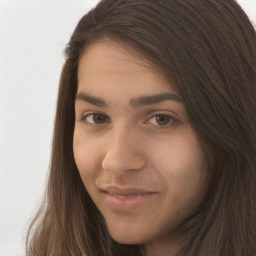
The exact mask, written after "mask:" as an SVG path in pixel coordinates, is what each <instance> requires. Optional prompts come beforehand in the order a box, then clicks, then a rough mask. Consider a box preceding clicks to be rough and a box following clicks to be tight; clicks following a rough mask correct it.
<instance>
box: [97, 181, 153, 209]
mask: <svg viewBox="0 0 256 256" xmlns="http://www.w3.org/2000/svg"><path fill="white" fill-rule="evenodd" d="M101 192H102V194H103V197H104V200H105V202H106V204H107V206H108V207H109V208H110V209H112V210H114V211H122V212H125V211H131V210H134V209H136V208H138V207H142V206H143V205H145V204H146V203H148V202H149V201H150V200H151V199H152V198H153V197H154V196H155V195H156V192H153V191H150V190H147V189H141V188H120V187H114V186H108V187H104V188H103V189H102V190H101Z"/></svg>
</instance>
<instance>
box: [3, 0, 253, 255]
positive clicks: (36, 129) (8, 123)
mask: <svg viewBox="0 0 256 256" xmlns="http://www.w3.org/2000/svg"><path fill="white" fill-rule="evenodd" d="M97 2H98V0H0V256H22V255H25V253H24V238H25V234H26V230H27V227H28V223H29V221H30V220H31V218H32V216H33V214H34V213H35V210H36V207H37V206H38V204H39V202H40V199H41V196H42V193H43V189H44V186H45V182H46V174H47V171H48V167H49V160H50V147H51V138H52V129H53V121H54V114H55V106H56V97H57V87H58V81H59V76H60V71H61V68H62V65H63V63H64V57H63V53H62V51H63V49H64V46H65V44H66V43H67V42H68V40H69V38H70V36H71V33H72V31H73V29H74V28H75V26H76V24H77V22H78V21H79V19H80V18H81V17H82V16H83V15H84V14H85V13H86V12H87V11H88V10H89V9H90V8H91V7H93V6H95V5H96V3H97ZM239 3H240V4H241V5H242V6H243V8H244V9H245V11H246V12H247V14H248V15H249V17H250V18H251V19H252V20H253V21H254V23H255V24H256V0H239Z"/></svg>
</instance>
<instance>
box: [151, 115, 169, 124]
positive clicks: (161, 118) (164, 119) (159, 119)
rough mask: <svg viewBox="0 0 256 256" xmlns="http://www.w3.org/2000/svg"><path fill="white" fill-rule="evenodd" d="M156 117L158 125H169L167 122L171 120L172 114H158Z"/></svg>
mask: <svg viewBox="0 0 256 256" xmlns="http://www.w3.org/2000/svg"><path fill="white" fill-rule="evenodd" d="M155 119H156V123H157V124H158V125H167V124H169V123H170V121H171V118H170V116H166V115H157V116H156V117H155Z"/></svg>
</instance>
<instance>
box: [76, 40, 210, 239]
mask: <svg viewBox="0 0 256 256" xmlns="http://www.w3.org/2000/svg"><path fill="white" fill-rule="evenodd" d="M75 113H76V122H75V129H74V141H73V150H74V157H75V161H76V164H77V167H78V170H79V172H80V175H81V178H82V180H83V183H84V186H85V188H86V190H87V191H88V193H89V195H90V196H91V198H92V200H93V201H94V203H95V205H96V206H97V207H98V209H99V211H100V212H101V213H102V215H103V216H104V218H105V221H106V224H107V228H108V230H109V233H110V235H111V236H112V237H113V239H115V240H116V241H118V242H119V243H124V244H142V243H143V244H150V243H154V242H155V241H159V242H161V241H164V240H166V241H168V242H170V240H171V239H173V238H174V237H175V233H176V229H177V227H178V225H179V224H180V223H181V221H182V220H184V219H185V218H186V217H188V216H190V215H191V214H192V213H193V212H194V211H195V210H196V208H197V207H198V206H199V205H200V204H201V203H202V200H203V197H204V194H205V191H206V183H207V172H206V171H207V170H206V164H205V157H204V153H203V151H202V148H201V146H200V144H199V142H198V140H197V138H196V136H195V134H194V133H193V131H192V129H191V127H190V125H189V122H188V120H187V115H186V108H185V106H184V104H183V102H182V99H181V98H180V96H179V95H178V94H177V93H175V91H174V89H173V88H172V85H171V84H170V82H169V81H168V80H167V79H166V78H165V77H164V76H163V75H162V74H161V73H159V72H157V71H155V70H154V69H153V68H150V67H148V66H147V65H145V63H144V62H143V61H142V60H139V59H138V58H136V57H134V56H133V55H131V54H130V53H129V52H128V51H126V50H125V49H124V48H122V47H121V46H119V45H117V44H115V45H113V43H112V44H110V43H108V42H97V43H94V44H92V45H91V46H90V47H89V48H87V50H86V52H85V53H84V54H83V56H82V58H81V60H80V63H79V68H78V92H77V96H76V100H75Z"/></svg>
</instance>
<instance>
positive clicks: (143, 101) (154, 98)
mask: <svg viewBox="0 0 256 256" xmlns="http://www.w3.org/2000/svg"><path fill="white" fill-rule="evenodd" d="M77 100H83V101H86V102H88V103H91V104H93V105H96V106H98V107H103V108H108V107H109V105H110V104H109V103H108V102H107V101H105V100H103V99H102V98H99V97H95V96H92V95H89V94H87V93H84V92H80V93H79V94H77V96H76V98H75V101H77ZM166 100H174V101H177V102H181V103H182V102H183V100H182V98H181V97H180V96H178V95H177V94H174V93H166V92H162V93H159V94H154V95H146V96H140V97H137V98H134V99H131V100H130V102H129V103H130V105H131V106H132V107H133V108H137V107H141V106H145V105H153V104H157V103H160V102H162V101H166Z"/></svg>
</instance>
